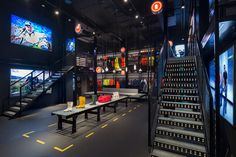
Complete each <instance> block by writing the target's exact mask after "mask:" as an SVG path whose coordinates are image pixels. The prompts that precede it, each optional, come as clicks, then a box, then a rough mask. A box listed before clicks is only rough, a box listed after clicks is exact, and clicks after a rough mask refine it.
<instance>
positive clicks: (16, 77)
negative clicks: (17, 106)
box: [10, 69, 49, 96]
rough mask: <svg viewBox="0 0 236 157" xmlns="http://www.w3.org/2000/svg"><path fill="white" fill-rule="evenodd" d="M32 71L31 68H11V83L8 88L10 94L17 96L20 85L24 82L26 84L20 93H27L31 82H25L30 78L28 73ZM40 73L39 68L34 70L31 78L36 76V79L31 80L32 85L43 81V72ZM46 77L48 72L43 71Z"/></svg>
mask: <svg viewBox="0 0 236 157" xmlns="http://www.w3.org/2000/svg"><path fill="white" fill-rule="evenodd" d="M32 72H33V70H31V69H11V73H10V84H11V85H12V86H11V89H10V94H11V96H19V95H20V87H21V86H22V85H23V84H25V83H26V84H27V85H26V86H24V87H23V88H22V94H25V93H28V91H30V90H31V84H30V83H27V82H28V81H30V80H31V79H32V77H31V75H30V73H32ZM40 73H42V71H41V70H36V71H34V72H33V78H34V77H36V76H37V79H34V80H33V83H34V85H36V84H39V83H41V82H43V74H40ZM39 74H40V75H39ZM38 75H39V76H38ZM48 77H49V72H45V79H47V78H48ZM15 82H17V83H15ZM14 83H15V84H14Z"/></svg>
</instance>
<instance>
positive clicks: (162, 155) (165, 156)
mask: <svg viewBox="0 0 236 157" xmlns="http://www.w3.org/2000/svg"><path fill="white" fill-rule="evenodd" d="M151 157H186V156H183V155H180V154H176V153H171V152H167V151H164V150H158V149H154V150H153V152H152V154H151Z"/></svg>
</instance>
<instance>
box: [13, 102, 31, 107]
mask: <svg viewBox="0 0 236 157" xmlns="http://www.w3.org/2000/svg"><path fill="white" fill-rule="evenodd" d="M21 105H22V106H23V107H25V106H27V105H28V103H27V102H21ZM16 106H20V102H17V103H16Z"/></svg>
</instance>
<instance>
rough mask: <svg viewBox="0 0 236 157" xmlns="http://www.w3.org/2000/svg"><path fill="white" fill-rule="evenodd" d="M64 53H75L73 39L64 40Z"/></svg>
mask: <svg viewBox="0 0 236 157" xmlns="http://www.w3.org/2000/svg"><path fill="white" fill-rule="evenodd" d="M66 51H67V52H71V53H73V52H75V38H70V39H67V40H66Z"/></svg>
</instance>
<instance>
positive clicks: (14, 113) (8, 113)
mask: <svg viewBox="0 0 236 157" xmlns="http://www.w3.org/2000/svg"><path fill="white" fill-rule="evenodd" d="M3 115H4V116H6V117H10V118H12V117H14V116H15V115H16V112H13V111H6V112H4V113H3Z"/></svg>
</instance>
